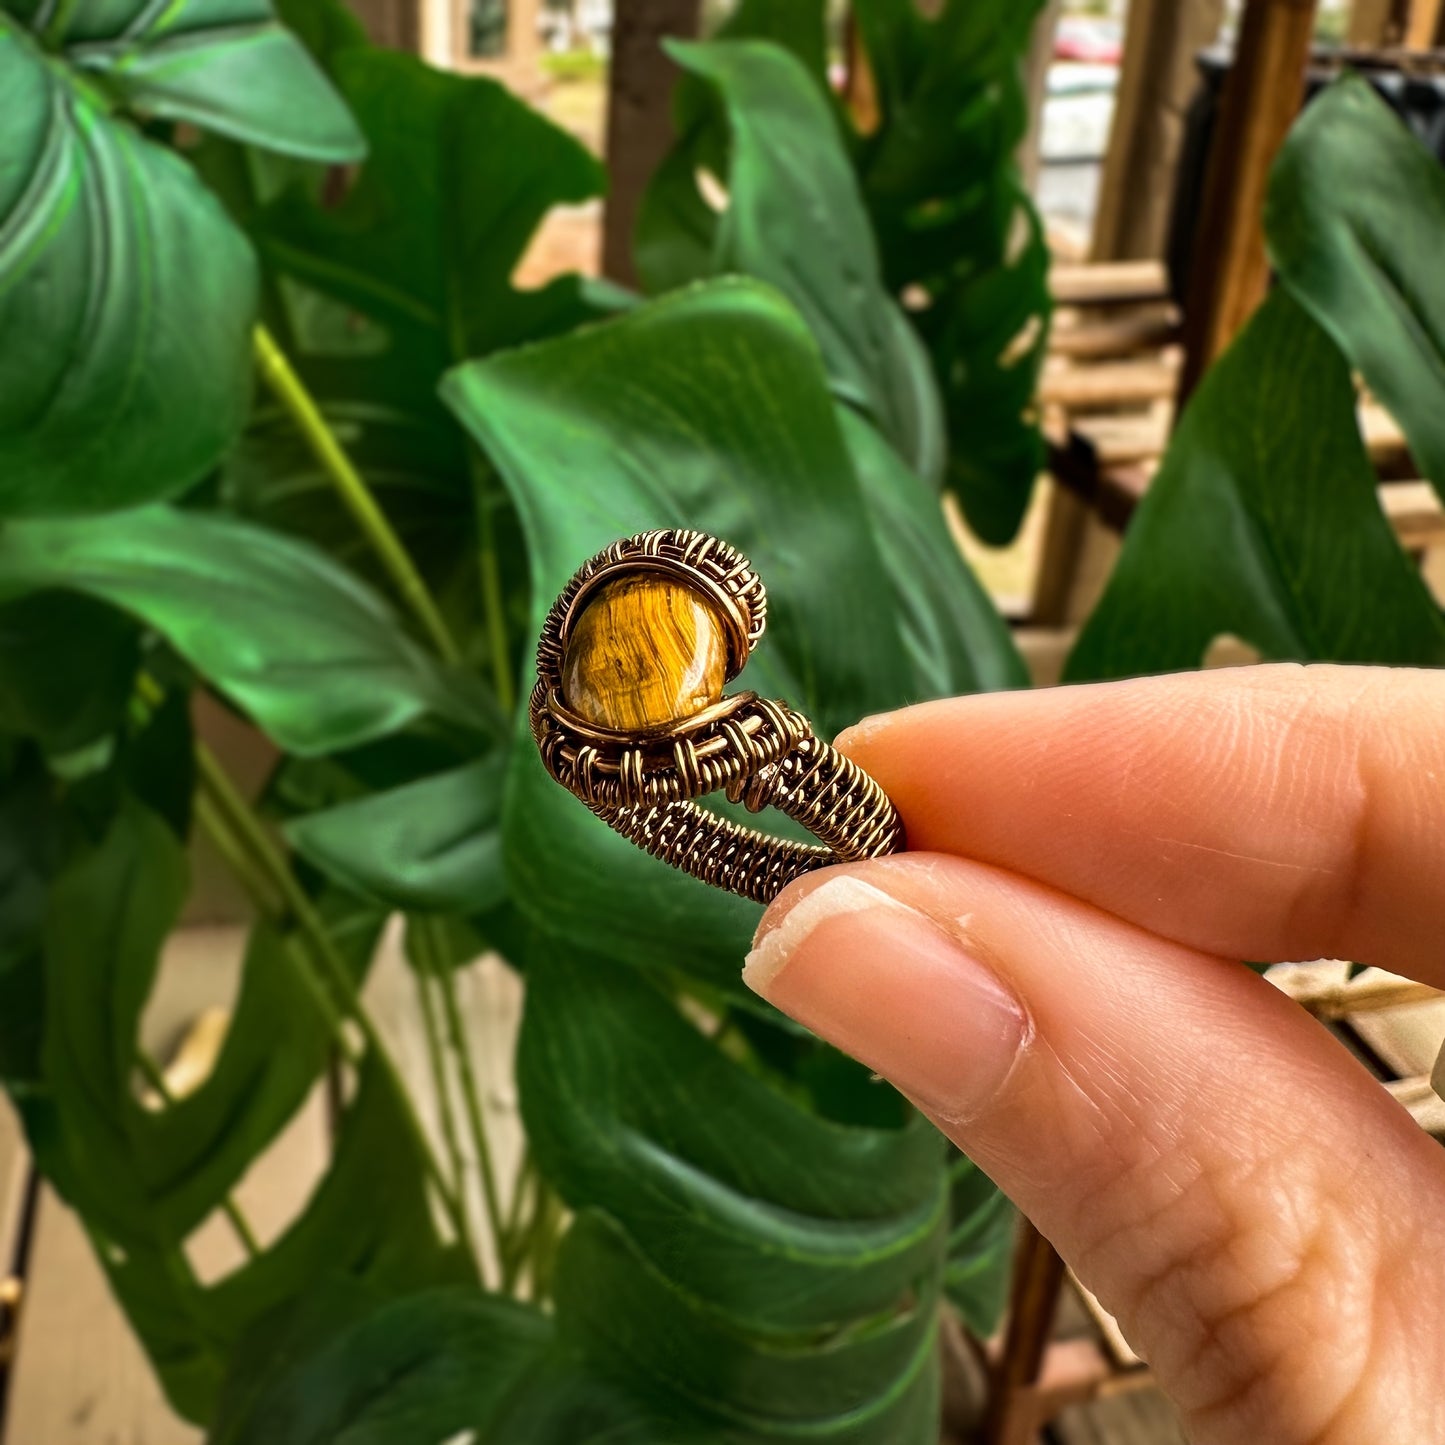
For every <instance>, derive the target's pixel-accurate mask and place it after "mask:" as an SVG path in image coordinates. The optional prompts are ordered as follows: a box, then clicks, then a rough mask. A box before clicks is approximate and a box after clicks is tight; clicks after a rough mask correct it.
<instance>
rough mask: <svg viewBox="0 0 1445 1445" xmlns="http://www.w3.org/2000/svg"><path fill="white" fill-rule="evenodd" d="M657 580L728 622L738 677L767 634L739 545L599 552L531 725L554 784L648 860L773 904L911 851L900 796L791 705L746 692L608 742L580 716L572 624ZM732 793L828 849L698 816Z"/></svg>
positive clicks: (540, 661)
mask: <svg viewBox="0 0 1445 1445" xmlns="http://www.w3.org/2000/svg"><path fill="white" fill-rule="evenodd" d="M648 569H653V570H661V571H665V572H667V573H669V574H671V575H673V576H676V577H678V578H679V580H681V581H683V582H685V583H687V584H688V585H690V586H693V587H694V588H696V589H697V590H699V591H701V592H702V593H703V594H704V595H706V596H707V597H708V598H709V599H710V600H711V601H712V602H713V603H714V605H715V606H716V607H717V609H718V611H719V612H720V613H721V614H723V616H724V619H725V621H726V623H727V625H728V636H729V657H728V668H727V677H728V678H729V679H731V678H733V677H736V676H737V674H738V673H739V672H740V671H741V670H742V667H743V664H744V663H745V662H746V661H747V657H748V654H749V653H750V652H751V651H752V649H753V647H755V646H756V645H757V642H758V639H759V638H760V637H761V636H762V634H763V628H764V626H765V623H766V617H767V594H766V592H765V590H764V588H763V584H762V581H761V579H760V578H759V577H758V575H757V573H756V572H754V571H753V569H752V567H751V565H750V564H749V563H748V560H747V558H746V557H744V556H743V555H742V554H741V553H740V552H738V551H737V549H736V548H734V547H730V546H729V545H728V544H727V543H725V542H721V541H719V540H718V539H717V538H715V537H710V536H708V535H707V534H706V533H702V532H693V531H683V530H666V531H657V532H645V533H641V534H639V535H638V536H635V537H628V538H624V539H623V540H621V541H618V542H614V543H613V544H612V545H611V546H610V547H607V548H605V549H604V550H603V551H601V552H599V553H598V554H597V555H596V556H595V557H593V558H591V559H589V560H588V561H587V562H586V563H584V564H583V566H582V567H580V568H579V569H578V571H577V573H576V574H575V575H574V576H573V578H572V580H571V581H570V582H569V583H568V584H567V586H566V587H565V588H564V589H563V591H562V594H561V595H560V596H559V597H558V599H557V601H556V602H555V603H554V604H553V606H552V609H551V611H550V612H549V613H548V615H547V620H546V622H545V624H544V626H543V629H542V636H541V639H540V640H539V642H538V645H537V684H536V686H535V687H534V688H533V690H532V696H531V699H530V702H529V715H530V720H531V725H532V735H533V737H534V738H535V739H536V742H537V747H538V750H539V752H540V753H541V756H542V762H543V764H544V765H545V766H546V768H547V771H548V772H549V773H550V774H551V775H552V777H553V778H555V779H556V780H557V781H558V782H559V783H561V784H562V785H563V786H564V787H565V788H567V789H568V790H569V791H570V792H572V793H574V794H575V795H576V796H577V797H578V798H580V799H581V800H582V801H583V802H584V803H585V804H586V805H587V806H588V807H589V808H590V809H591V810H592V811H593V812H594V813H596V814H597V816H598V817H600V818H602V819H603V820H604V821H605V822H607V823H608V824H609V825H610V826H611V827H613V828H614V829H616V830H617V832H618V833H620V834H621V835H622V836H623V837H624V838H627V839H628V840H629V841H631V842H632V843H635V844H636V845H637V846H638V847H639V848H642V849H645V850H646V851H647V852H648V853H651V854H652V855H653V856H654V857H656V858H660V859H662V860H663V861H664V862H667V863H670V864H672V865H673V867H675V868H680V869H682V870H683V871H684V872H687V873H690V874H692V875H693V877H695V878H700V879H702V880H703V881H704V882H705V883H711V884H714V885H715V886H717V887H719V888H726V889H728V890H729V891H731V892H733V893H739V894H741V895H742V896H743V897H745V898H752V899H755V900H756V901H758V902H760V903H767V902H769V901H770V900H771V899H773V898H774V897H775V896H776V895H777V894H778V893H779V892H780V891H781V890H782V889H783V888H785V887H786V886H787V885H788V884H789V883H790V882H792V881H793V879H795V878H798V877H801V876H802V875H803V874H805V873H809V872H812V871H813V870H815V869H818V868H825V867H827V866H829V865H830V864H834V863H839V862H844V861H849V860H858V859H863V858H877V857H882V856H884V855H885V854H888V853H896V852H899V851H901V850H902V848H903V847H904V846H905V841H906V840H905V837H904V831H903V823H902V820H901V819H900V818H899V816H898V813H897V810H896V809H895V808H894V807H893V804H892V803H891V802H890V801H889V798H888V796H887V794H886V793H884V791H883V789H882V788H881V787H879V785H878V784H877V783H876V782H875V781H874V780H873V779H872V778H871V777H869V776H868V774H867V773H865V772H864V771H863V770H862V769H861V768H860V767H858V765H857V764H856V763H854V762H852V761H851V760H850V759H848V758H845V757H844V756H843V755H842V754H841V753H839V752H837V751H836V750H835V749H834V748H832V747H830V746H829V745H828V744H827V743H825V742H823V741H822V740H821V739H820V738H818V737H816V736H815V735H814V733H813V730H812V727H811V725H810V724H809V723H808V720H807V719H806V718H805V717H803V716H802V715H801V714H800V713H797V712H794V711H793V710H792V709H791V708H789V707H788V706H787V704H785V703H781V702H775V701H770V700H768V699H766V698H760V697H758V696H757V695H756V694H755V693H737V694H734V695H732V696H730V697H726V698H724V699H723V700H722V701H721V702H720V703H718V704H715V705H714V706H713V707H710V708H707V709H704V711H703V712H702V713H699V714H697V715H695V716H694V717H690V718H685V719H682V720H681V721H679V722H677V723H674V724H671V725H669V726H668V727H665V728H660V729H656V730H652V731H649V732H646V733H641V734H627V733H610V732H606V731H603V730H600V729H597V728H595V727H591V726H589V725H587V724H586V723H584V722H583V721H582V720H581V719H579V718H577V717H575V716H574V715H573V714H572V713H571V710H570V709H569V708H568V707H567V706H566V703H565V700H564V698H563V695H562V688H561V682H562V667H563V661H564V658H565V655H566V639H567V635H568V630H569V623H570V621H571V619H572V618H573V617H574V616H576V615H577V614H578V613H579V612H580V610H581V607H583V606H585V605H586V602H587V601H588V600H589V599H590V596H591V595H592V592H593V591H594V589H595V588H596V587H597V586H598V585H600V583H601V582H602V581H603V580H605V579H608V578H611V577H615V576H618V575H622V574H626V573H633V572H636V571H645V570H648ZM719 791H722V792H725V793H726V794H727V796H728V797H729V798H730V799H731V800H732V801H733V802H735V803H738V802H741V803H743V804H744V805H745V806H746V807H747V808H748V809H749V810H750V811H752V812H759V811H761V810H762V809H763V808H765V807H769V806H771V807H775V808H778V809H780V810H781V811H782V812H784V813H786V814H788V815H789V816H790V817H792V818H794V819H796V821H798V822H799V823H801V824H802V825H803V826H804V827H805V828H807V829H808V831H809V832H811V833H812V834H814V836H815V837H817V838H818V840H819V841H818V842H817V843H816V844H809V843H797V842H793V841H792V840H790V839H785V838H778V837H775V836H773V835H771V834H768V833H764V832H760V831H758V830H757V829H753V828H748V827H744V826H742V825H741V824H738V823H735V822H732V821H731V820H729V819H726V818H722V817H720V816H718V815H717V814H715V813H711V812H708V811H707V810H706V809H704V808H701V807H699V806H698V805H697V803H696V801H695V800H696V799H698V798H700V797H703V796H705V795H707V794H709V793H715V792H719Z"/></svg>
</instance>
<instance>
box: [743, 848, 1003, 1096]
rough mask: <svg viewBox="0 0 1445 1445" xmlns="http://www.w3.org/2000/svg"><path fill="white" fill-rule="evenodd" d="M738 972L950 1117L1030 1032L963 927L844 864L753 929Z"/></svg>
mask: <svg viewBox="0 0 1445 1445" xmlns="http://www.w3.org/2000/svg"><path fill="white" fill-rule="evenodd" d="M743 982H744V983H746V984H747V985H748V987H749V988H751V989H752V990H753V991H754V992H755V993H757V994H760V995H761V996H762V997H763V998H765V999H767V1000H768V1001H769V1002H770V1003H772V1004H773V1005H775V1006H776V1007H777V1008H780V1009H782V1011H783V1012H784V1013H786V1014H789V1015H791V1016H792V1017H793V1018H795V1019H797V1021H798V1022H799V1023H801V1024H804V1025H805V1026H806V1027H808V1028H810V1029H812V1030H813V1032H814V1033H816V1034H819V1035H821V1036H822V1037H823V1038H825V1039H827V1040H828V1042H829V1043H832V1044H835V1045H837V1047H838V1048H840V1049H842V1050H843V1051H844V1052H845V1053H849V1054H852V1055H853V1057H854V1058H856V1059H859V1060H861V1061H862V1062H863V1063H865V1064H867V1065H868V1067H869V1068H871V1069H873V1070H874V1071H875V1072H876V1073H879V1074H882V1075H883V1076H884V1078H886V1079H888V1080H890V1081H891V1082H892V1083H893V1084H895V1085H896V1086H897V1087H898V1088H900V1089H901V1090H902V1091H903V1092H904V1093H905V1094H907V1095H909V1096H910V1097H911V1098H913V1099H914V1100H916V1101H917V1102H918V1103H919V1104H920V1105H922V1106H923V1107H924V1108H925V1109H927V1110H929V1111H930V1112H931V1113H934V1114H938V1115H940V1116H942V1117H944V1118H948V1119H965V1118H968V1117H970V1116H972V1115H974V1114H976V1113H978V1112H979V1110H981V1109H983V1108H984V1107H985V1106H986V1105H987V1104H988V1103H989V1101H990V1100H991V1099H992V1098H993V1096H994V1095H995V1094H996V1093H997V1092H998V1090H999V1088H1000V1086H1001V1085H1002V1084H1003V1081H1004V1079H1005V1078H1006V1077H1007V1075H1008V1072H1009V1070H1010V1069H1011V1068H1012V1067H1013V1062H1014V1060H1015V1059H1016V1058H1017V1057H1018V1054H1019V1050H1020V1049H1022V1047H1023V1045H1024V1042H1025V1040H1026V1039H1027V1037H1028V1032H1029V1025H1028V1017H1027V1015H1026V1013H1025V1012H1024V1009H1023V1007H1022V1006H1021V1005H1020V1003H1019V1001H1018V999H1017V998H1015V996H1014V995H1013V993H1012V991H1011V990H1010V989H1009V988H1008V987H1007V986H1006V985H1004V984H1003V983H1002V982H1001V981H1000V980H999V978H998V976H997V975H996V974H995V973H994V972H993V970H992V969H991V968H989V967H988V966H987V964H985V963H983V962H981V961H980V960H979V959H978V958H977V957H976V956H975V955H974V953H973V952H972V951H971V950H970V949H969V948H968V946H967V945H966V944H965V943H964V942H963V941H961V940H960V938H959V937H957V936H956V935H955V934H953V933H951V932H949V931H948V929H947V928H945V927H943V926H941V925H940V924H939V923H938V922H936V921H935V920H934V919H932V918H930V917H928V916H927V915H926V914H922V913H919V912H917V911H916V910H914V909H912V908H910V907H908V906H907V905H906V904H903V903H900V902H899V901H898V900H897V899H896V898H893V897H890V896H889V895H888V894H887V893H884V892H883V891H882V890H881V889H879V888H875V887H874V886H873V885H872V884H871V883H865V882H864V881H863V880H862V879H861V878H856V877H853V876H852V875H850V874H846V873H844V874H839V875H838V876H837V877H834V878H829V879H826V880H825V881H824V882H822V883H820V884H819V885H818V886H817V887H816V888H814V889H813V891H812V892H811V893H809V894H807V895H806V897H804V898H803V899H801V900H800V901H799V902H798V903H796V904H794V906H793V907H792V908H791V909H790V910H789V911H788V912H787V913H786V914H785V915H784V916H783V918H782V920H781V922H779V923H778V924H777V925H776V926H775V927H773V928H772V929H771V930H770V931H769V932H767V933H766V934H764V935H763V936H762V937H761V938H759V939H758V941H757V943H756V946H755V947H754V949H753V951H752V952H751V953H750V954H749V955H748V958H747V962H746V963H745V964H744V966H743Z"/></svg>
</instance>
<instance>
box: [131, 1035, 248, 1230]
mask: <svg viewBox="0 0 1445 1445" xmlns="http://www.w3.org/2000/svg"><path fill="white" fill-rule="evenodd" d="M135 1061H136V1065H137V1066H138V1067H139V1069H140V1071H141V1074H142V1075H143V1076H144V1078H145V1081H146V1083H148V1084H149V1085H150V1086H151V1088H153V1089H154V1090H155V1091H156V1093H158V1094H159V1095H160V1096H161V1099H162V1100H163V1101H164V1103H165V1104H166V1107H167V1108H169V1107H170V1106H172V1105H173V1104H174V1103H175V1102H176V1096H175V1094H174V1093H173V1092H172V1090H171V1086H170V1085H169V1084H168V1083H167V1082H166V1076H165V1073H164V1072H163V1071H162V1069H161V1066H160V1065H159V1064H158V1063H156V1061H155V1060H154V1059H153V1058H151V1056H150V1055H149V1054H148V1053H146V1051H145V1050H144V1049H137V1050H136V1051H135ZM221 1212H222V1213H223V1214H224V1215H225V1216H226V1218H227V1219H228V1220H230V1222H231V1228H232V1229H234V1230H235V1231H236V1238H237V1239H239V1240H240V1241H241V1247H242V1248H243V1249H244V1250H245V1251H246V1253H247V1254H248V1255H249V1256H250V1257H251V1258H252V1259H256V1258H258V1257H259V1256H260V1254H261V1241H260V1240H259V1239H257V1238H256V1231H255V1230H253V1229H252V1228H251V1222H250V1220H248V1219H247V1218H246V1216H245V1215H244V1214H242V1213H241V1206H240V1205H239V1204H237V1203H236V1201H235V1198H234V1197H233V1196H232V1195H230V1194H227V1195H226V1197H225V1198H224V1199H222V1200H221Z"/></svg>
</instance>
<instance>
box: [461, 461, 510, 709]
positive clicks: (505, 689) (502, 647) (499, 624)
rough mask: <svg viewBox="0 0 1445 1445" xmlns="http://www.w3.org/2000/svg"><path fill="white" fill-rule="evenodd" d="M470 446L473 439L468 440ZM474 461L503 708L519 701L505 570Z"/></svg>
mask: <svg viewBox="0 0 1445 1445" xmlns="http://www.w3.org/2000/svg"><path fill="white" fill-rule="evenodd" d="M468 446H470V443H468ZM469 455H470V457H471V462H472V491H473V497H474V501H473V505H474V506H475V508H476V513H477V570H478V573H479V574H480V577H481V584H482V615H483V617H484V618H485V619H486V626H487V652H488V654H489V655H490V657H491V661H492V686H493V687H494V688H495V689H496V692H497V701H498V703H500V704H501V707H502V711H503V712H511V711H512V709H513V708H514V707H515V706H516V705H517V684H516V682H515V681H514V680H513V678H512V663H511V657H510V655H509V651H508V647H507V618H506V614H505V613H504V611H503V607H504V603H503V599H502V573H501V568H500V567H499V566H498V565H497V537H496V528H495V527H494V526H493V525H492V509H491V503H490V500H489V498H488V496H487V493H488V491H489V490H490V488H489V487H488V486H487V485H486V479H485V477H484V475H483V473H482V469H481V467H480V466H479V465H477V461H476V456H475V453H470V452H469Z"/></svg>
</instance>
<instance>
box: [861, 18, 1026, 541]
mask: <svg viewBox="0 0 1445 1445" xmlns="http://www.w3.org/2000/svg"><path fill="white" fill-rule="evenodd" d="M1041 9H1042V0H1022V3H1020V0H944V3H943V4H942V5H939V6H935V7H932V12H933V13H925V7H923V6H920V5H918V4H916V3H915V0H858V4H857V6H856V13H857V24H858V34H859V38H860V39H861V41H862V43H863V46H864V49H865V50H866V52H867V56H868V63H869V66H870V68H871V70H872V73H873V75H874V78H875V82H876V87H877V96H878V112H879V113H878V122H877V125H876V126H875V127H873V128H872V129H871V130H870V131H869V133H868V134H866V135H862V136H859V137H858V138H857V141H856V151H855V163H856V165H857V168H858V175H859V180H860V184H861V186H862V191H863V195H864V198H865V200H866V202H867V205H868V211H869V214H870V216H871V217H872V220H873V225H874V228H875V230H876V231H877V235H878V247H879V251H880V253H881V255H882V257H883V269H884V274H885V276H886V277H887V280H888V284H889V285H890V286H892V287H894V288H895V289H896V290H898V291H899V292H900V294H902V293H906V294H908V295H909V296H910V298H911V300H910V304H909V316H910V319H911V320H912V321H913V323H914V325H915V326H916V327H917V328H918V331H919V334H920V335H921V336H922V337H923V340H924V344H925V345H926V346H927V348H928V352H929V355H930V357H931V358H932V362H933V372H934V375H935V376H936V377H937V379H938V385H939V387H940V389H941V391H942V393H943V404H944V412H945V415H946V416H947V419H948V483H949V485H950V486H951V487H952V488H954V489H955V490H956V491H957V493H958V496H959V500H960V501H961V502H962V504H963V509H964V514H965V515H966V516H967V518H968V521H969V525H970V526H971V527H972V528H973V529H974V530H975V531H976V532H977V533H978V534H979V536H980V537H982V538H983V539H984V540H985V541H986V542H990V543H993V544H994V545H1002V544H1003V543H1006V542H1008V541H1010V540H1011V539H1012V537H1013V536H1014V534H1015V533H1016V532H1017V531H1018V527H1019V524H1020V522H1021V521H1022V520H1023V515H1024V511H1025V509H1026V508H1027V506H1028V500H1029V497H1030V495H1031V493H1032V491H1033V485H1034V480H1035V478H1036V477H1037V475H1038V473H1039V471H1040V470H1041V468H1042V464H1043V445H1042V441H1041V439H1040V435H1039V430H1038V425H1037V420H1036V418H1035V416H1034V411H1033V405H1034V392H1035V389H1036V385H1037V382H1038V375H1039V370H1040V368H1041V367H1042V365H1043V360H1044V355H1045V352H1046V349H1047V346H1048V320H1049V312H1050V301H1049V292H1048V284H1047V275H1048V248H1047V245H1046V243H1045V241H1044V236H1043V228H1042V226H1041V224H1040V222H1039V218H1038V215H1037V213H1036V211H1035V210H1034V207H1033V203H1032V202H1031V201H1030V199H1029V196H1028V193H1027V191H1026V190H1025V189H1024V186H1023V183H1022V180H1021V179H1020V177H1019V174H1018V170H1017V167H1016V164H1015V161H1014V156H1015V154H1016V152H1017V150H1018V146H1019V143H1020V142H1021V141H1022V139H1023V137H1024V133H1025V131H1026V129H1027V125H1028V115H1027V109H1026V107H1025V104H1024V93H1023V81H1022V73H1023V72H1022V64H1021V62H1022V59H1023V56H1024V55H1025V54H1026V52H1027V50H1028V46H1029V37H1030V34H1031V32H1032V29H1033V24H1034V21H1035V19H1036V17H1037V16H1038V13H1039V11H1040V10H1041Z"/></svg>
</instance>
